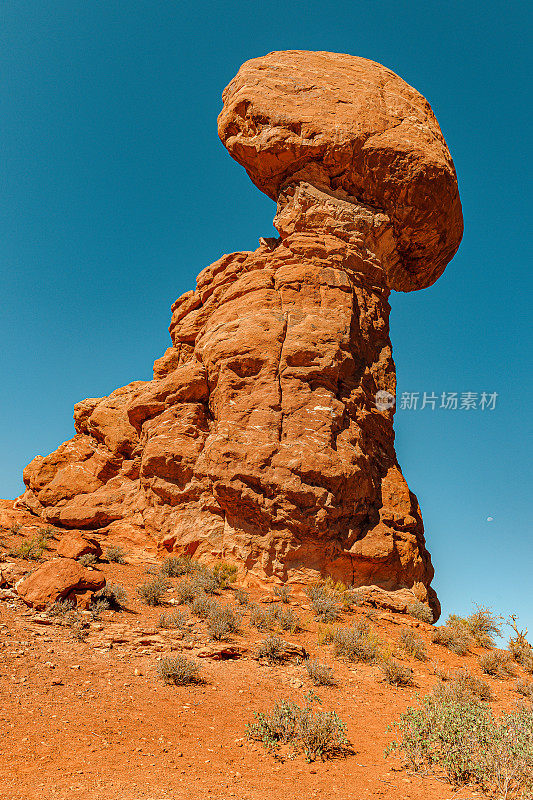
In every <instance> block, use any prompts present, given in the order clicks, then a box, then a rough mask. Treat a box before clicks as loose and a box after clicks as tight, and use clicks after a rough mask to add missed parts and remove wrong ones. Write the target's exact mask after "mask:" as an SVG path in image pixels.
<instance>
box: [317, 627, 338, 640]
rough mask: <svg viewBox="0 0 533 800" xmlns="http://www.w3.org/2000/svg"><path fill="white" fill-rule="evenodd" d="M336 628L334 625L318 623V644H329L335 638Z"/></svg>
mask: <svg viewBox="0 0 533 800" xmlns="http://www.w3.org/2000/svg"><path fill="white" fill-rule="evenodd" d="M336 630H337V628H336V626H335V625H319V626H318V636H317V641H318V644H320V645H323V644H331V643H332V642H333V640H334V639H335V631H336Z"/></svg>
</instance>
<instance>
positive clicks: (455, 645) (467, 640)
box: [431, 624, 472, 656]
mask: <svg viewBox="0 0 533 800" xmlns="http://www.w3.org/2000/svg"><path fill="white" fill-rule="evenodd" d="M431 641H432V642H433V643H434V644H440V645H442V647H447V648H448V650H451V651H452V653H456V654H457V655H458V656H464V655H466V653H468V649H469V647H470V646H471V644H472V636H471V634H470V632H469V631H468V630H467V629H466V628H465V627H464V626H463V625H448V624H447V625H439V626H438V627H436V628H434V629H433V634H432V637H431Z"/></svg>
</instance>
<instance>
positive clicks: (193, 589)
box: [174, 578, 205, 604]
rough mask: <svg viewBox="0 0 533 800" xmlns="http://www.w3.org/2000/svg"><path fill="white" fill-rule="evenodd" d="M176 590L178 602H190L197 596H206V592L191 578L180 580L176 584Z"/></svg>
mask: <svg viewBox="0 0 533 800" xmlns="http://www.w3.org/2000/svg"><path fill="white" fill-rule="evenodd" d="M174 591H175V595H176V600H177V601H178V603H189V604H190V603H192V602H193V601H194V599H195V598H196V597H199V596H202V597H205V592H204V591H203V590H202V589H200V588H199V587H198V586H197V585H196V584H195V583H194V581H192V580H190V579H189V578H187V579H186V580H181V581H179V583H177V584H176V586H175V589H174Z"/></svg>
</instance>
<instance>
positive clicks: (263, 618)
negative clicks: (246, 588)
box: [250, 605, 300, 633]
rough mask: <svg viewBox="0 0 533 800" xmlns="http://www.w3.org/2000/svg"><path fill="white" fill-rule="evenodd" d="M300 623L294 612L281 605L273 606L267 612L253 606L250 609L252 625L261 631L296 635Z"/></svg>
mask: <svg viewBox="0 0 533 800" xmlns="http://www.w3.org/2000/svg"><path fill="white" fill-rule="evenodd" d="M299 623H300V620H299V619H298V616H297V615H296V614H295V613H294V611H292V610H291V609H289V608H283V606H281V605H272V606H270V607H269V608H267V609H265V610H263V609H262V608H260V607H259V606H257V605H253V606H252V607H251V609H250V625H253V626H254V628H257V629H258V630H260V631H261V630H269V631H276V630H282V631H291V632H292V633H295V632H296V631H297V630H299V627H300V624H299Z"/></svg>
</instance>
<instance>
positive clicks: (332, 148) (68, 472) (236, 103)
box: [17, 52, 462, 614]
mask: <svg viewBox="0 0 533 800" xmlns="http://www.w3.org/2000/svg"><path fill="white" fill-rule="evenodd" d="M342 81H344V83H343V82H342ZM224 100H225V104H224V110H223V112H222V113H221V115H220V119H219V125H220V133H221V138H222V139H223V141H224V142H225V144H226V145H227V146H228V149H229V150H230V152H231V154H232V155H233V156H234V157H235V158H236V159H237V160H239V161H240V162H241V163H242V164H243V165H244V166H245V167H246V168H247V170H248V172H249V174H250V175H251V177H252V179H253V180H254V182H255V183H256V184H257V185H258V186H260V188H262V189H263V190H264V191H266V192H267V193H268V194H270V195H271V196H273V197H275V198H276V199H277V202H278V210H277V215H276V218H275V221H274V224H275V226H276V228H277V230H278V232H279V238H277V239H262V240H260V242H261V243H260V247H259V248H258V249H257V250H255V251H254V252H237V253H232V254H230V255H225V256H223V257H222V258H221V259H219V260H218V261H216V262H215V263H214V264H212V265H211V266H209V267H207V268H206V269H204V270H203V272H201V273H200V275H199V276H198V279H197V286H196V289H195V290H194V291H190V292H187V293H186V294H185V295H183V296H182V297H180V298H179V299H178V300H177V301H176V302H175V303H174V305H173V306H172V320H171V325H170V334H171V338H172V347H170V348H169V349H168V350H167V352H166V353H165V355H164V356H163V357H162V358H160V359H158V360H157V361H156V362H155V365H154V378H153V380H152V381H148V382H144V381H137V382H134V383H132V384H130V385H129V386H125V387H122V388H120V389H117V390H116V391H115V392H113V393H112V394H111V395H110V396H109V397H106V398H93V399H89V400H85V401H83V402H81V403H78V404H77V405H76V406H75V410H74V420H75V427H76V431H77V433H76V435H75V436H74V438H73V439H71V440H70V441H69V442H66V443H64V444H62V445H61V446H60V447H59V448H58V449H57V450H56V451H55V452H54V453H52V454H51V455H49V456H46V457H44V458H43V457H42V456H37V457H36V458H35V459H34V460H33V461H32V462H31V463H30V464H29V465H28V467H26V469H25V471H24V481H25V483H26V486H27V491H26V492H25V494H24V495H23V496H22V497H21V498H19V500H18V501H17V504H18V505H19V506H22V507H25V508H27V509H29V510H31V512H32V513H33V514H37V515H39V516H40V517H42V518H43V519H45V520H47V521H48V522H50V523H53V524H54V525H57V526H60V527H63V528H70V529H93V530H98V531H99V533H107V534H108V536H109V537H110V538H112V539H114V540H115V541H121V542H123V543H125V544H128V545H132V544H133V545H137V546H139V547H144V548H146V549H149V550H150V549H151V550H152V551H154V552H155V551H156V550H157V549H159V550H160V551H161V550H162V551H165V550H166V551H178V552H188V553H191V554H193V553H194V555H195V556H196V557H197V558H198V557H200V558H203V559H204V560H206V561H209V560H213V559H215V558H224V559H226V560H228V561H232V562H234V563H236V564H237V565H238V566H239V567H240V569H241V574H242V575H243V576H244V575H246V577H247V579H248V580H249V581H250V582H254V581H255V582H261V581H266V580H272V581H287V580H288V581H290V582H293V583H303V582H304V581H307V580H309V579H312V578H314V577H317V576H319V575H321V576H324V575H326V574H328V575H331V576H333V577H334V578H336V579H341V580H343V581H345V582H347V583H348V584H351V585H355V586H368V585H372V586H377V587H380V588H381V589H384V590H387V591H398V590H405V589H409V590H410V591H411V592H413V593H414V594H415V595H416V596H417V597H418V598H419V599H420V600H422V601H425V602H429V603H430V604H431V605H432V607H433V609H434V611H435V612H436V613H437V614H438V601H437V599H436V596H435V594H434V592H433V591H432V590H431V589H430V586H429V585H430V581H431V578H432V576H433V568H432V566H431V561H430V557H429V554H428V552H427V550H426V548H425V543H424V535H423V525H422V519H421V516H420V510H419V507H418V503H417V500H416V497H415V496H414V495H413V494H412V492H410V491H409V488H408V486H407V484H406V482H405V479H404V478H403V476H402V473H401V471H400V468H399V466H398V463H397V460H396V455H395V452H394V433H393V427H392V423H393V412H394V408H387V407H385V406H384V405H382V404H378V405H376V400H375V398H376V394H377V393H378V392H387V393H390V394H391V395H394V393H395V383H396V378H395V369H394V362H393V360H392V351H391V343H390V339H389V324H388V317H389V303H388V297H389V293H390V289H391V287H392V288H398V289H402V290H407V289H412V288H419V287H421V286H427V285H429V284H430V283H432V282H433V281H434V280H435V279H436V278H437V277H438V275H439V274H440V273H441V272H442V270H443V269H444V266H445V264H446V262H447V260H449V258H451V256H452V255H453V253H454V252H455V250H456V249H457V246H458V243H459V240H460V237H461V231H462V224H461V212H460V204H459V199H458V194H457V183H456V179H455V172H454V170H453V164H452V161H451V158H450V156H449V153H448V150H447V148H446V145H445V143H444V139H443V138H442V134H441V133H440V130H439V128H438V125H437V123H436V120H435V118H434V116H433V114H432V112H431V109H430V108H429V105H428V104H427V102H426V101H425V100H424V98H422V97H421V96H420V95H419V94H418V93H417V92H415V90H413V89H412V88H411V87H409V86H407V84H405V83H404V82H403V81H402V80H401V79H400V78H398V77H397V76H395V75H393V73H391V72H390V71H389V70H386V69H385V68H383V67H380V65H377V64H374V62H369V61H366V60H364V59H358V58H354V57H352V56H338V55H333V54H324V53H316V54H313V53H310V54H301V53H297V52H296V53H294V52H289V53H278V54H275V53H274V54H270V55H269V56H266V57H265V58H262V59H254V61H252V62H247V64H245V65H244V66H243V67H242V68H241V70H240V71H239V74H238V75H237V77H236V78H235V79H234V81H232V83H231V84H230V86H229V87H228V88H227V89H226V90H225V93H224ZM334 101H335V102H334Z"/></svg>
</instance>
